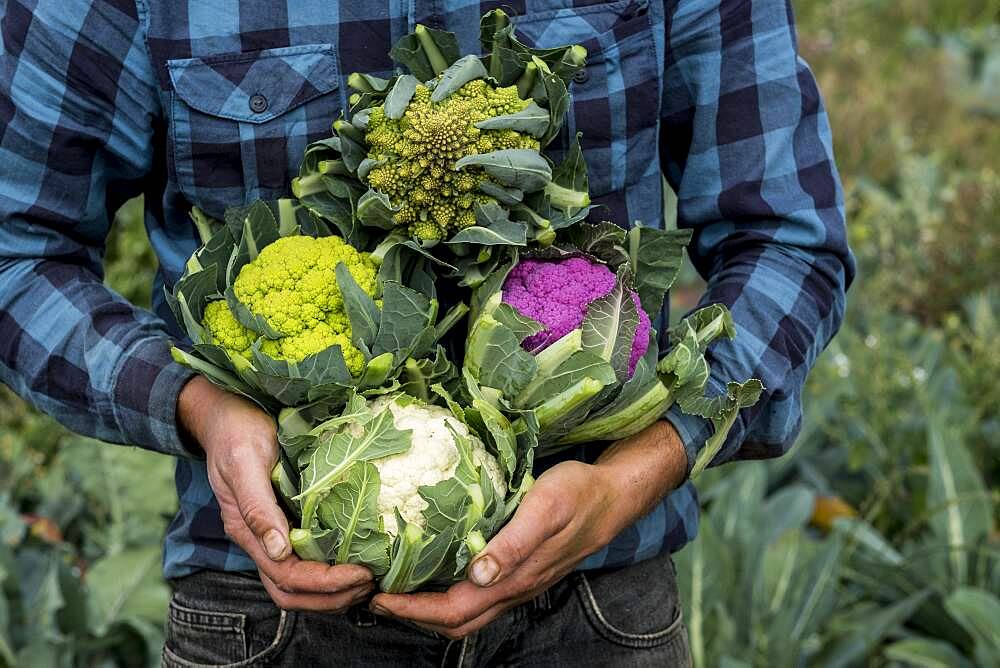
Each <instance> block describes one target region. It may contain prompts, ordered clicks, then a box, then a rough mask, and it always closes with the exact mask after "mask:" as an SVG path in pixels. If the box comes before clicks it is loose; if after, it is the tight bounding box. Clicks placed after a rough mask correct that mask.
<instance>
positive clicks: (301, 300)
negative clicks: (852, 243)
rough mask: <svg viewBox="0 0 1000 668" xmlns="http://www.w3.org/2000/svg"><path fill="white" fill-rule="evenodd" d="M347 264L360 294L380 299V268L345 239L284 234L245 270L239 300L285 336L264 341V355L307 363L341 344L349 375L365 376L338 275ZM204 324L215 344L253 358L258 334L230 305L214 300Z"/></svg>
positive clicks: (236, 284) (237, 289) (237, 287)
mask: <svg viewBox="0 0 1000 668" xmlns="http://www.w3.org/2000/svg"><path fill="white" fill-rule="evenodd" d="M341 262H342V263H344V265H346V267H347V269H348V271H350V273H351V275H352V276H353V277H354V280H355V281H356V282H357V283H358V285H359V286H360V287H361V289H362V290H364V291H365V292H366V293H367V294H368V295H370V296H373V295H374V294H375V291H376V276H377V267H376V265H375V263H374V262H373V261H372V260H371V258H370V257H369V255H368V254H367V253H361V252H358V251H357V250H355V249H354V248H352V247H351V246H349V245H348V244H347V243H345V242H344V241H343V240H342V239H340V238H339V237H321V238H318V239H317V238H314V237H309V236H289V237H283V238H281V239H278V240H277V241H275V242H274V243H272V244H270V245H268V246H267V247H265V248H264V249H263V250H262V251H261V252H260V255H258V256H257V258H256V259H254V260H253V261H252V262H250V263H248V264H246V265H245V266H244V267H243V268H242V269H241V270H240V273H239V276H237V278H236V281H235V282H234V284H233V292H234V293H235V295H236V298H237V299H238V300H239V301H240V303H242V304H243V305H245V306H246V307H247V309H248V310H249V311H250V313H251V314H253V315H256V316H259V317H261V318H263V320H264V321H265V322H266V323H267V324H268V325H269V326H270V327H271V328H272V329H274V330H275V331H276V332H278V333H279V334H281V335H282V338H279V339H266V338H265V339H263V341H262V343H261V351H262V352H263V353H264V354H266V355H269V356H270V357H272V358H274V359H281V360H289V361H293V362H300V361H302V360H303V359H305V358H306V357H308V356H310V355H314V354H316V353H318V352H320V351H322V350H325V349H327V348H329V347H331V346H334V345H339V346H340V347H341V350H342V351H343V354H344V360H345V362H346V363H347V368H348V370H349V371H350V372H351V373H352V374H353V375H357V374H358V373H360V371H361V368H362V367H363V365H364V357H363V355H362V354H361V351H360V350H358V349H357V348H356V347H355V346H354V345H353V344H352V343H351V325H350V321H349V320H348V317H347V312H346V311H345V310H344V300H343V298H342V296H341V294H340V289H339V288H338V287H337V281H336V277H335V274H334V271H335V269H336V267H337V265H338V264H339V263H341ZM202 324H203V326H204V327H205V329H206V330H207V333H208V335H209V337H210V340H211V342H212V343H214V344H216V345H219V346H222V347H223V348H225V349H226V350H227V351H229V352H230V353H234V354H238V355H241V356H243V357H246V358H249V357H250V355H251V346H252V345H253V343H254V342H255V341H256V340H257V338H258V334H257V332H254V331H253V330H251V329H249V328H247V327H245V326H244V325H243V324H241V323H240V322H239V320H237V319H236V318H235V317H234V315H233V314H232V313H231V312H230V310H229V308H228V306H227V304H226V302H224V301H214V302H210V303H208V304H207V305H206V307H205V313H204V317H203V319H202Z"/></svg>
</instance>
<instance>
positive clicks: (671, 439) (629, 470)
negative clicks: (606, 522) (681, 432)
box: [594, 420, 687, 533]
mask: <svg viewBox="0 0 1000 668" xmlns="http://www.w3.org/2000/svg"><path fill="white" fill-rule="evenodd" d="M594 466H595V469H596V470H597V472H598V474H599V475H600V476H601V477H602V479H603V480H604V481H605V482H607V486H606V487H607V488H608V489H610V490H613V494H614V499H613V501H612V503H611V506H612V511H613V513H612V519H611V522H610V523H611V524H613V525H614V527H613V528H614V529H615V533H617V531H618V530H621V529H622V528H624V527H627V526H629V525H631V524H632V523H633V522H634V521H635V520H637V519H639V518H640V517H642V516H644V515H646V513H648V512H649V511H650V510H651V509H652V508H653V507H654V506H655V505H656V504H657V503H659V502H660V500H661V499H662V498H663V497H664V496H665V495H666V494H668V493H669V492H670V491H671V490H673V489H674V488H676V487H677V486H678V485H680V484H681V483H682V482H683V481H684V477H685V475H686V473H687V455H686V454H685V450H684V444H683V442H682V441H681V439H680V438H679V437H678V435H677V432H676V431H675V430H674V428H673V427H672V426H671V424H670V423H669V422H667V421H665V420H660V421H658V422H656V423H654V424H652V425H650V426H649V427H647V428H646V429H644V430H643V431H641V432H639V433H638V434H636V435H635V436H630V437H629V438H625V439H622V440H620V441H616V442H615V443H614V444H612V445H611V446H610V447H609V448H607V449H606V450H604V452H602V453H601V456H600V457H598V459H597V461H596V462H595V464H594Z"/></svg>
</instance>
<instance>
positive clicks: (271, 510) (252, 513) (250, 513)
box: [177, 376, 373, 612]
mask: <svg viewBox="0 0 1000 668" xmlns="http://www.w3.org/2000/svg"><path fill="white" fill-rule="evenodd" d="M177 420H178V423H179V424H180V426H181V428H182V430H183V431H186V432H187V435H188V436H189V437H191V438H192V439H193V440H195V441H197V443H198V444H199V445H200V446H201V447H202V449H203V450H204V451H205V457H206V460H207V465H208V480H209V483H210V484H211V485H212V490H213V491H214V492H215V497H216V499H218V502H219V507H220V508H221V510H222V522H223V526H224V527H225V530H226V534H227V535H228V536H229V537H230V538H231V539H232V540H233V541H234V542H235V543H236V544H237V545H239V546H240V547H241V548H243V549H244V550H245V551H246V552H247V554H249V555H250V557H251V558H252V559H253V560H254V561H255V562H256V563H257V568H258V570H259V572H260V579H261V581H262V582H263V583H264V587H265V588H266V589H267V592H268V594H270V596H271V598H272V599H273V600H274V602H275V603H276V604H277V605H278V607H280V608H284V609H286V610H316V611H325V612H343V611H344V610H346V609H347V608H348V607H350V606H352V605H354V604H355V603H359V602H361V601H362V600H364V599H365V598H366V597H367V596H368V595H369V594H370V593H371V591H372V589H373V583H372V574H371V571H369V570H368V569H367V568H364V567H363V566H357V565H354V564H344V565H339V566H328V565H327V564H321V563H318V562H314V561H303V560H301V559H299V558H298V557H296V556H295V555H294V554H292V548H291V544H290V543H289V541H288V520H287V519H286V518H285V514H284V513H283V512H282V510H281V508H279V507H278V503H277V500H276V499H275V496H274V490H273V489H272V488H271V477H270V474H271V469H272V467H273V466H274V464H275V462H276V461H277V457H278V439H277V429H276V427H275V423H274V420H272V419H271V417H270V416H268V415H267V414H266V413H265V412H264V411H262V410H261V409H260V408H258V407H257V406H256V405H255V404H253V403H252V402H250V401H248V400H246V399H244V398H242V397H239V396H237V395H235V394H232V393H229V392H226V391H225V390H222V389H221V388H218V387H216V386H215V385H212V383H210V382H209V381H208V380H206V379H204V378H202V377H200V376H196V377H195V378H193V379H191V380H190V381H189V382H188V383H187V384H186V385H185V386H184V389H182V390H181V393H180V396H179V397H178V399H177Z"/></svg>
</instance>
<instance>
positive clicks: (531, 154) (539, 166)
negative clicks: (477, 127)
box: [455, 148, 552, 192]
mask: <svg viewBox="0 0 1000 668" xmlns="http://www.w3.org/2000/svg"><path fill="white" fill-rule="evenodd" d="M469 166H476V167H482V168H483V170H485V171H486V173H487V174H489V175H490V176H492V177H493V178H495V179H496V180H498V181H499V182H500V183H502V184H504V185H505V186H509V187H513V188H518V189H520V190H523V191H524V192H532V191H535V190H541V189H542V188H544V187H545V184H547V183H548V182H549V181H551V180H552V168H551V167H549V163H548V162H547V161H546V160H545V158H543V157H542V156H541V154H539V153H538V151H535V150H533V149H527V148H508V149H502V150H500V151H492V152H490V153H474V154H472V155H467V156H465V157H464V158H461V159H459V160H458V161H457V162H456V163H455V169H456V170H460V169H463V168H465V167H469Z"/></svg>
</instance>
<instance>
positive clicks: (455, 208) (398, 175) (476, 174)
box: [365, 79, 540, 241]
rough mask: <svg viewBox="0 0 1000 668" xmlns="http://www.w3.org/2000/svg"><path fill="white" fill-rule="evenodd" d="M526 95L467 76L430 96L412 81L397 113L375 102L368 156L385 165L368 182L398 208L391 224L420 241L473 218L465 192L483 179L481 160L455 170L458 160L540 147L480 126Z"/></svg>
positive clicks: (520, 105) (516, 107)
mask: <svg viewBox="0 0 1000 668" xmlns="http://www.w3.org/2000/svg"><path fill="white" fill-rule="evenodd" d="M528 104H529V101H527V100H522V99H521V98H520V97H518V94H517V86H507V87H505V88H493V87H492V86H490V85H489V84H487V83H486V82H485V81H483V80H481V79H477V80H475V81H470V82H469V83H467V84H465V85H464V86H462V87H461V88H459V89H458V90H457V91H455V93H454V94H453V95H451V96H449V97H448V98H446V99H444V100H442V101H440V102H431V99H430V91H429V89H428V88H427V87H426V86H423V85H419V86H417V89H416V92H415V93H414V95H413V99H412V100H410V104H409V106H408V107H407V108H406V111H405V112H404V113H403V117H402V118H400V119H391V118H388V117H387V116H386V115H385V111H384V109H383V108H382V107H375V108H373V109H372V110H371V112H370V115H369V117H368V127H367V134H366V135H365V137H366V140H367V142H368V145H369V157H372V158H374V159H376V160H379V161H382V162H383V163H384V164H381V165H379V166H378V167H375V168H373V169H372V170H371V171H370V172H369V173H368V175H367V177H366V178H365V181H366V182H367V184H368V185H369V186H370V187H371V188H373V189H375V190H377V191H379V192H382V193H385V194H386V195H388V196H389V200H390V202H392V204H393V205H394V206H395V207H397V208H398V209H399V211H397V213H396V215H395V219H396V223H397V224H398V225H400V226H403V227H406V228H407V231H408V232H409V233H410V234H411V235H413V236H415V237H417V238H418V239H422V240H425V241H436V240H439V239H445V238H448V237H450V236H451V235H452V234H454V233H455V232H457V231H459V230H461V229H464V228H466V227H468V226H470V225H473V224H475V220H476V218H475V212H474V205H475V203H476V202H484V201H492V200H493V198H491V197H488V196H483V197H482V198H472V197H468V196H466V193H469V192H471V191H473V190H475V189H476V188H477V187H478V185H479V183H480V182H482V181H484V180H486V174H485V172H484V171H483V170H482V169H481V168H479V167H467V168H465V169H463V170H462V171H461V172H456V171H455V167H454V165H455V162H456V161H458V160H460V159H461V158H463V157H465V156H467V155H473V154H476V153H489V152H491V151H496V150H499V149H506V148H527V149H534V150H537V149H538V148H539V146H540V144H539V142H538V140H537V139H535V138H534V137H531V136H530V135H526V134H522V133H520V132H515V131H514V130H481V129H479V128H477V127H476V126H475V124H476V123H478V122H479V121H483V120H486V119H487V118H493V117H496V116H504V115H507V114H514V113H517V112H518V111H521V110H523V109H524V108H525V107H527V106H528Z"/></svg>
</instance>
